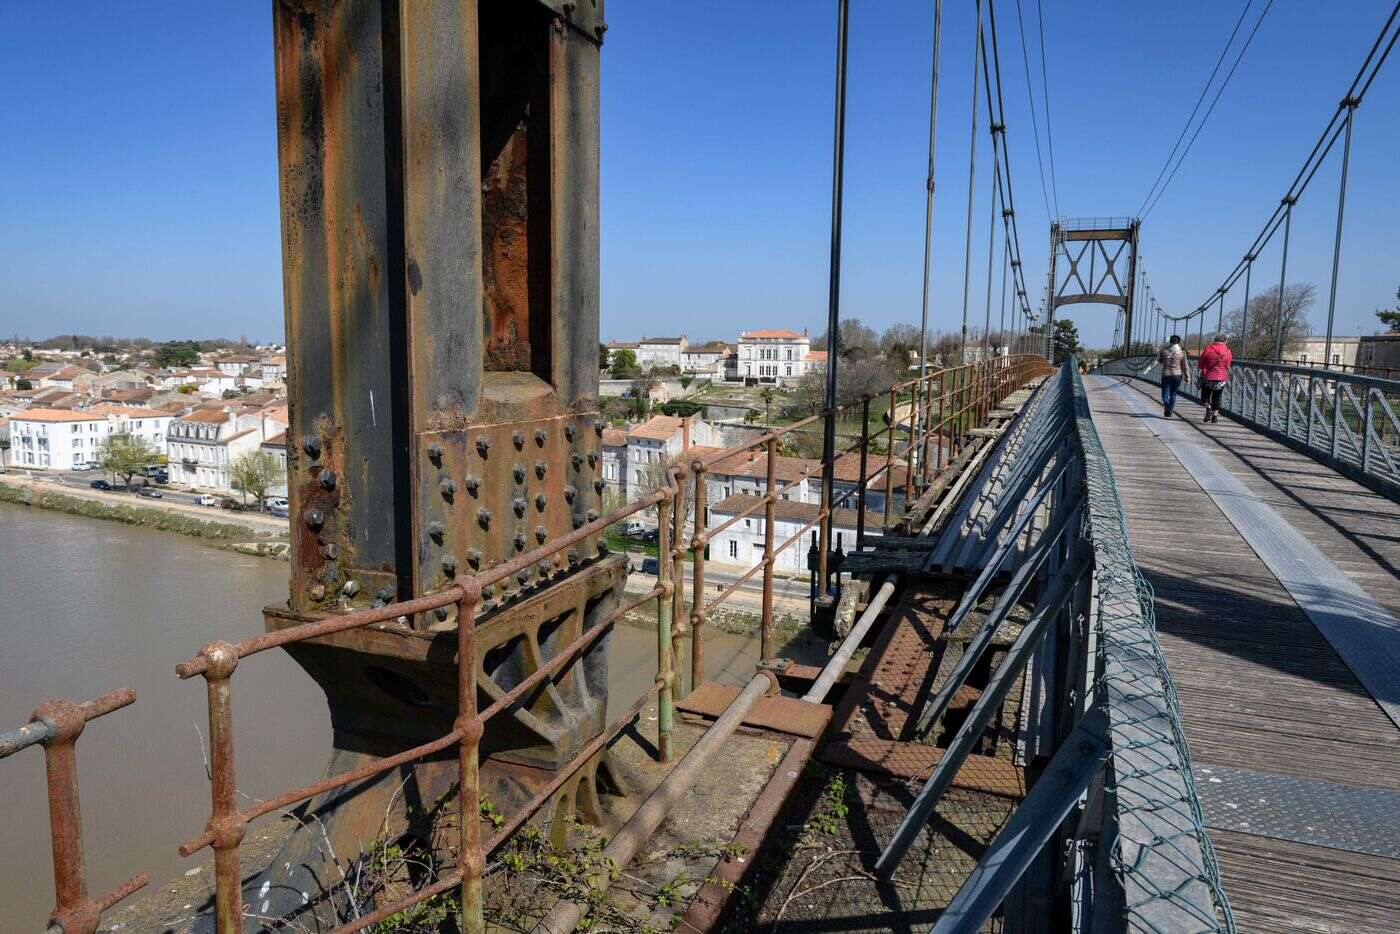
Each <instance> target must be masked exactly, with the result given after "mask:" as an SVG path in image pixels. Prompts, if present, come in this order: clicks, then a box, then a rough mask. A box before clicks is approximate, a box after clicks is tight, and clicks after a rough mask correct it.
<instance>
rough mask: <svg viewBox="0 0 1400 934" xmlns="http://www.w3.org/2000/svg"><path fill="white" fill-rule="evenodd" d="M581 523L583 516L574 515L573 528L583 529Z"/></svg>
mask: <svg viewBox="0 0 1400 934" xmlns="http://www.w3.org/2000/svg"><path fill="white" fill-rule="evenodd" d="M583 522H584V520H583V514H582V513H577V512H576V513H574V528H576V529H579V528H583Z"/></svg>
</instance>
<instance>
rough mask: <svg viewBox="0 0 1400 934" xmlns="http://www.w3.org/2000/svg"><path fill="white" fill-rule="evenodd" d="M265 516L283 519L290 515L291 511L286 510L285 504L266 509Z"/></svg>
mask: <svg viewBox="0 0 1400 934" xmlns="http://www.w3.org/2000/svg"><path fill="white" fill-rule="evenodd" d="M267 514H268V515H270V516H276V517H277V518H279V519H285V518H287V517H288V516H290V515H291V514H292V513H291V510H290V509H288V508H287V504H286V503H283V504H282V505H281V506H269V507H267Z"/></svg>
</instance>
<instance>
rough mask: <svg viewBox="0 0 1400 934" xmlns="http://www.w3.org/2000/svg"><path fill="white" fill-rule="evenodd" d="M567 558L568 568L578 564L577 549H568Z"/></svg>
mask: <svg viewBox="0 0 1400 934" xmlns="http://www.w3.org/2000/svg"><path fill="white" fill-rule="evenodd" d="M568 557H569V566H570V567H572V566H573V565H575V564H578V549H577V548H570V549H569V555H568Z"/></svg>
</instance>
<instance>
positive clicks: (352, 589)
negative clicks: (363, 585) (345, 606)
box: [340, 581, 360, 597]
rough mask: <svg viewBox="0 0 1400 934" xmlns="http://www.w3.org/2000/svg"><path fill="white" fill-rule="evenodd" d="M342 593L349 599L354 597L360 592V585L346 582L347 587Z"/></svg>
mask: <svg viewBox="0 0 1400 934" xmlns="http://www.w3.org/2000/svg"><path fill="white" fill-rule="evenodd" d="M340 592H341V593H343V594H345V596H347V597H353V596H355V594H357V593H359V592H360V585H359V584H358V583H356V582H355V581H346V582H345V586H344V587H342V588H340Z"/></svg>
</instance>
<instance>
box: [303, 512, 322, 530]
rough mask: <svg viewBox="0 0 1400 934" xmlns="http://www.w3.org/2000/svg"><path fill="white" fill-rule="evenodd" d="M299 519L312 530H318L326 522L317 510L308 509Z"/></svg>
mask: <svg viewBox="0 0 1400 934" xmlns="http://www.w3.org/2000/svg"><path fill="white" fill-rule="evenodd" d="M301 517H302V519H304V520H305V521H306V524H307V525H308V526H310V527H311V528H313V529H319V528H320V527H321V526H322V525H323V524H324V523H325V521H326V517H325V514H324V513H322V512H321V510H319V509H308V510H306V512H304V513H302V514H301Z"/></svg>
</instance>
